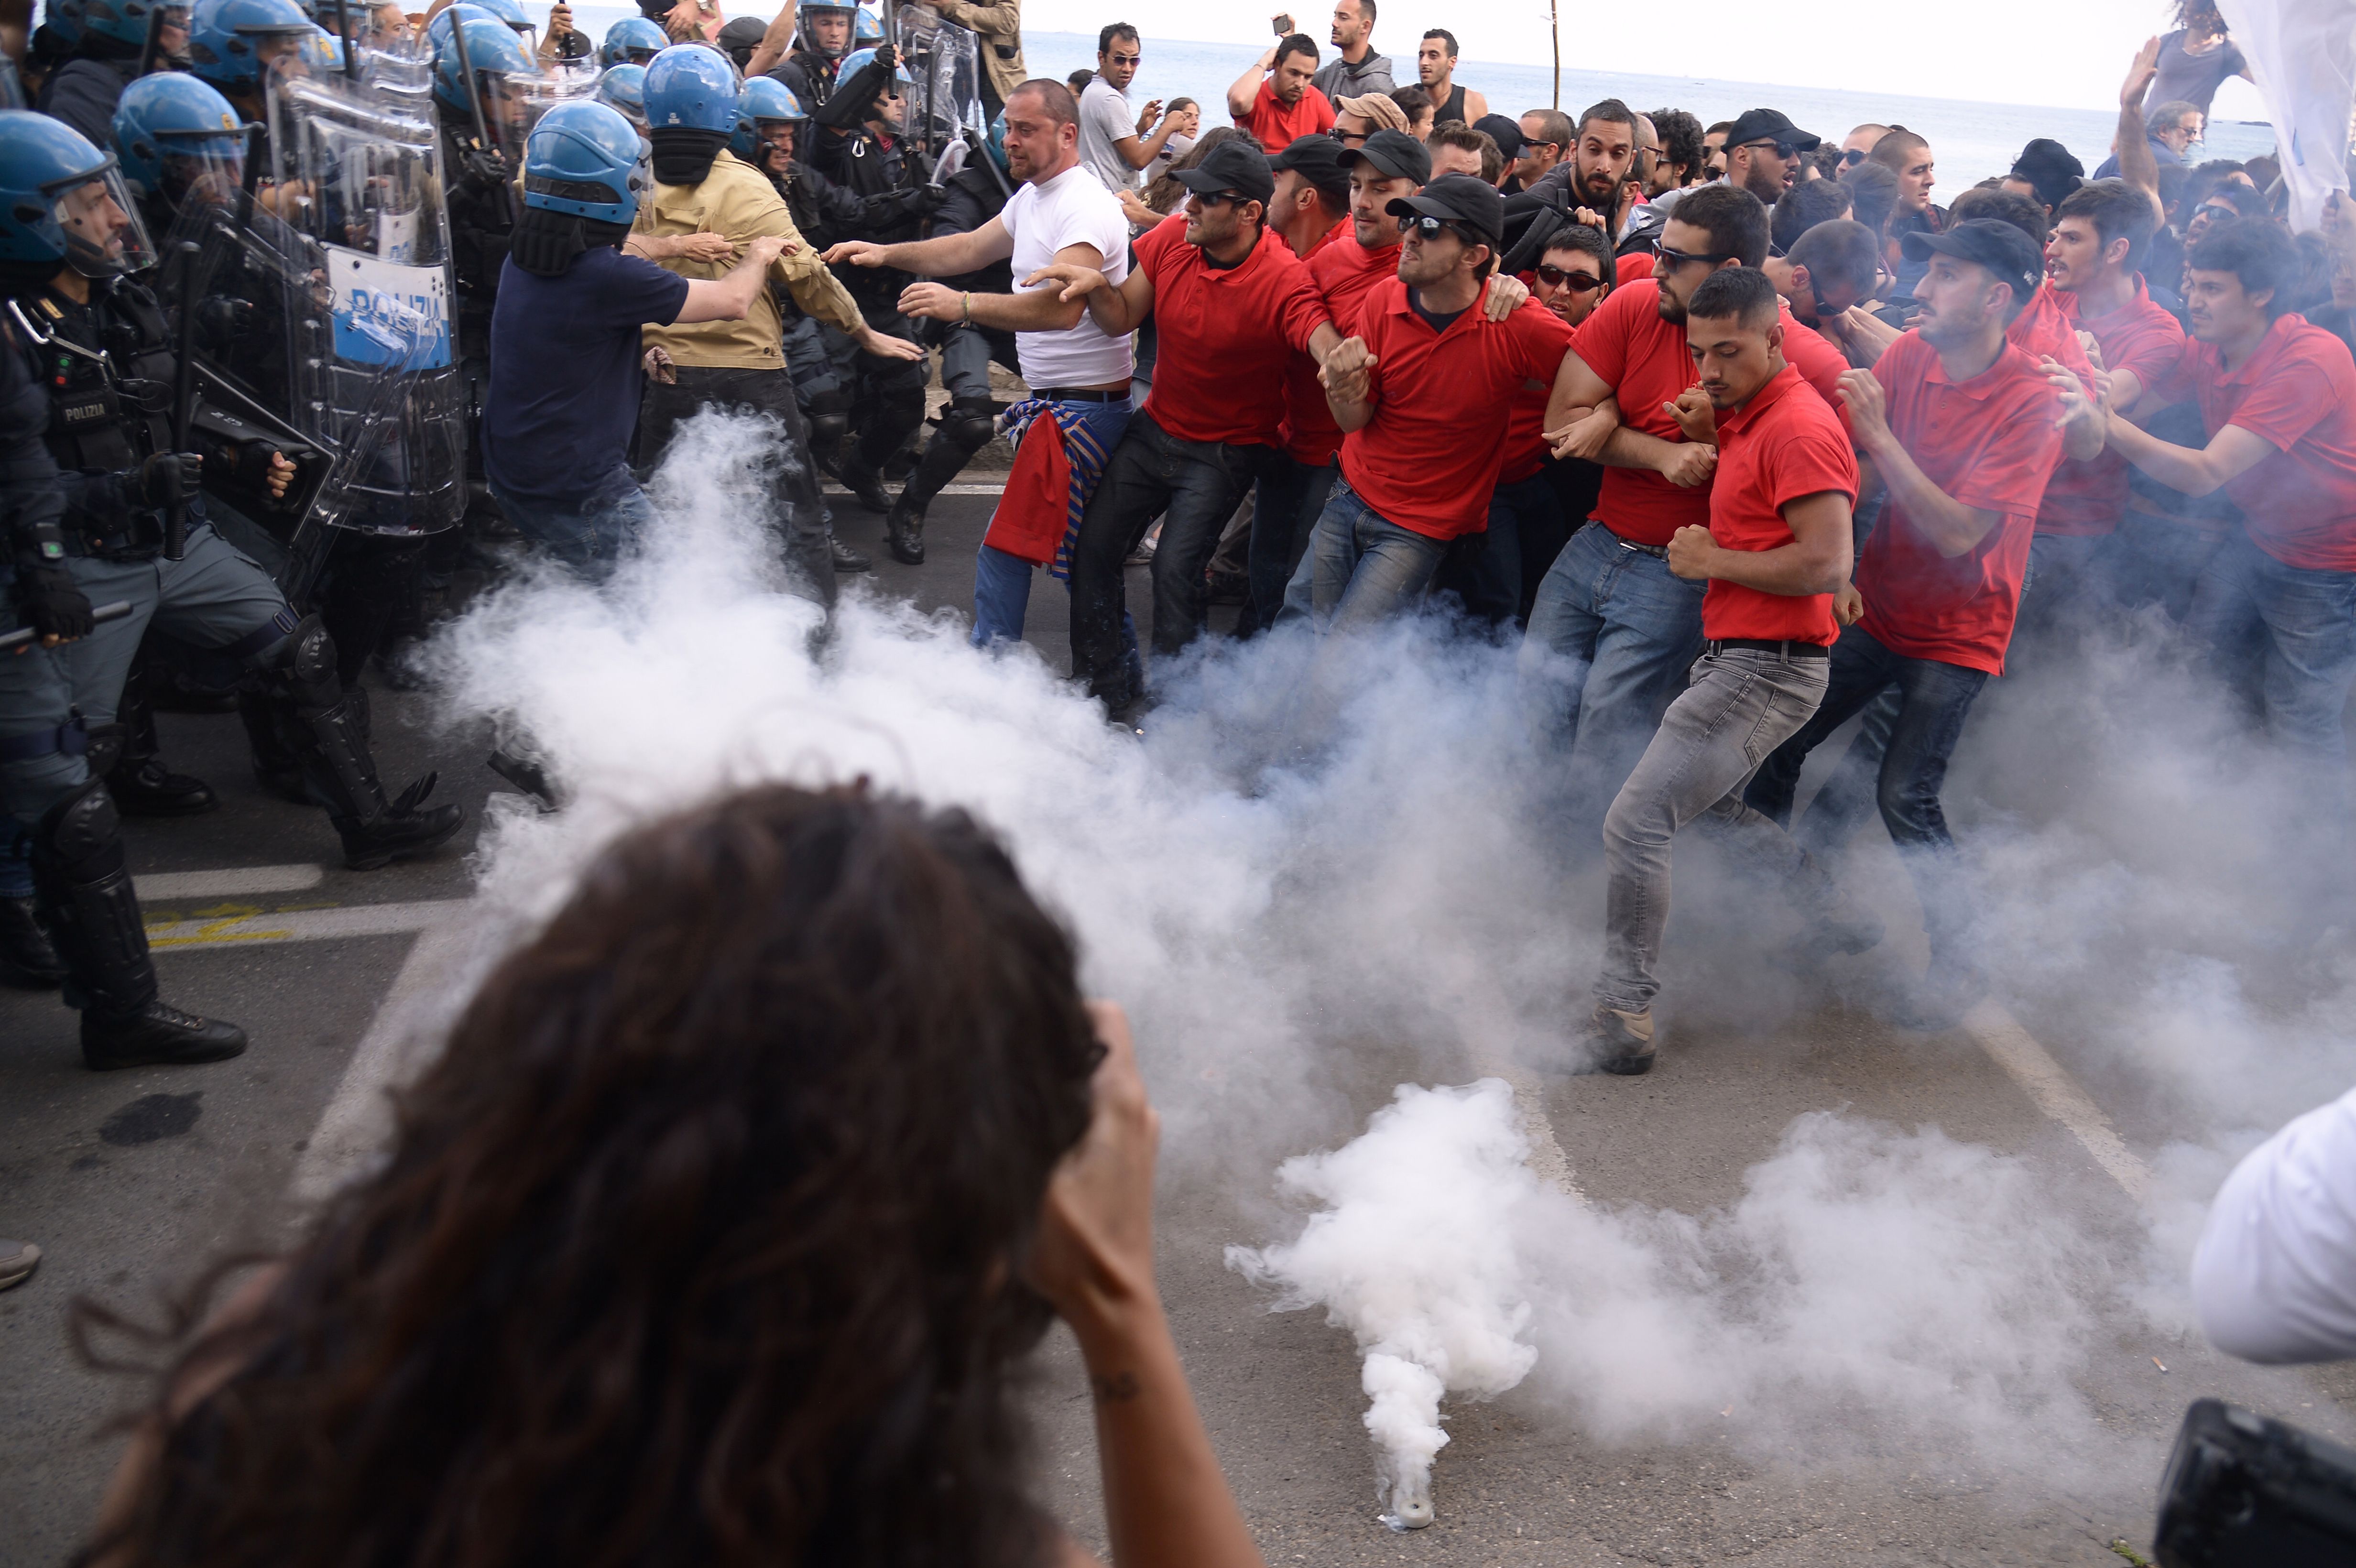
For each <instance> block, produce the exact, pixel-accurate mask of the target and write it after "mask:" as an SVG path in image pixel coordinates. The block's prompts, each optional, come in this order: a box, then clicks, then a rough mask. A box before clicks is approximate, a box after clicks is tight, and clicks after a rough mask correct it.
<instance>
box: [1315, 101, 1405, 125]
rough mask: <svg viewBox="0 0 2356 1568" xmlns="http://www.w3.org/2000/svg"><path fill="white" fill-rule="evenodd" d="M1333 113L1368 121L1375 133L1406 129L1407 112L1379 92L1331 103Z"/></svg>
mask: <svg viewBox="0 0 2356 1568" xmlns="http://www.w3.org/2000/svg"><path fill="white" fill-rule="evenodd" d="M1333 112H1334V113H1336V114H1355V115H1356V116H1357V117H1358V118H1359V119H1361V120H1365V121H1370V122H1372V123H1373V127H1374V129H1376V130H1377V131H1404V130H1406V129H1407V111H1406V110H1404V109H1401V108H1400V107H1399V106H1398V104H1396V103H1393V102H1392V101H1390V100H1389V99H1387V98H1386V97H1384V96H1383V95H1382V94H1381V93H1379V92H1369V93H1368V94H1366V95H1365V97H1364V98H1343V99H1337V100H1335V101H1334V103H1333Z"/></svg>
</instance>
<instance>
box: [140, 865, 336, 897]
mask: <svg viewBox="0 0 2356 1568" xmlns="http://www.w3.org/2000/svg"><path fill="white" fill-rule="evenodd" d="M325 880H327V871H326V869H324V868H322V867H318V866H232V867H230V868H229V869H226V870H220V871H155V872H151V873H150V874H148V875H146V876H144V877H134V878H132V879H131V885H132V887H133V888H134V889H135V890H137V891H138V894H139V900H140V901H141V902H142V903H160V902H163V901H165V900H167V899H228V898H236V897H238V896H240V895H241V894H242V895H248V896H250V895H252V894H254V893H300V892H307V891H309V890H311V889H313V888H316V887H317V886H318V885H319V884H320V883H321V882H323V881H325Z"/></svg>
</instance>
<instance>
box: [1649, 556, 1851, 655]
mask: <svg viewBox="0 0 2356 1568" xmlns="http://www.w3.org/2000/svg"><path fill="white" fill-rule="evenodd" d="M1633 548H1634V549H1644V546H1642V545H1637V546H1634V547H1633ZM1735 648H1742V649H1747V650H1748V651H1750V652H1751V653H1754V654H1778V655H1781V656H1783V657H1784V658H1787V659H1823V658H1830V657H1831V656H1832V652H1833V651H1832V649H1830V648H1828V647H1826V646H1825V645H1824V644H1822V643H1777V642H1770V641H1769V640H1767V639H1766V638H1764V637H1714V638H1712V639H1711V640H1710V641H1708V642H1707V643H1704V644H1703V645H1701V654H1702V657H1704V658H1710V659H1714V658H1716V657H1717V656H1719V655H1720V654H1722V653H1726V652H1728V651H1730V650H1731V649H1735Z"/></svg>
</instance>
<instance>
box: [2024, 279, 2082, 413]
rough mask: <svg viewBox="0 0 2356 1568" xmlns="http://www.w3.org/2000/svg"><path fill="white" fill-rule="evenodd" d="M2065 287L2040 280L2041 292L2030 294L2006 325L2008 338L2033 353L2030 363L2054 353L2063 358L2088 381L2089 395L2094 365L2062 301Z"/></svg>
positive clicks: (2067, 366)
mask: <svg viewBox="0 0 2356 1568" xmlns="http://www.w3.org/2000/svg"><path fill="white" fill-rule="evenodd" d="M2061 298H2062V294H2061V290H2060V289H2057V288H2055V287H2054V286H2053V285H2052V284H2051V283H2040V284H2039V285H2038V286H2037V292H2036V293H2033V294H2031V295H2029V304H2026V305H2024V306H2022V307H2021V312H2020V314H2019V315H2016V316H2014V317H2013V318H2012V325H2010V326H2008V327H2006V328H2005V329H2004V336H2005V341H2007V342H2008V343H2010V344H2011V345H2012V346H2013V347H2015V348H2018V349H2019V350H2020V351H2021V352H2022V353H2024V354H2026V355H2028V356H2029V364H2030V365H2032V366H2033V365H2035V364H2036V363H2037V362H2038V361H2039V360H2040V359H2042V358H2045V357H2049V356H2050V357H2052V358H2055V359H2058V360H2060V361H2061V365H2062V367H2063V368H2065V369H2067V370H2069V371H2070V372H2071V374H2072V375H2074V376H2076V377H2077V378H2078V379H2079V380H2080V381H2081V382H2083V384H2084V385H2085V388H2086V394H2087V396H2089V397H2092V396H2093V395H2094V361H2092V360H2090V359H2088V358H2087V357H2086V347H2085V345H2084V344H2083V343H2080V342H2079V341H2078V323H2077V322H2076V321H2075V320H2074V319H2072V317H2071V315H2069V313H2068V310H2067V308H2066V307H2065V306H2063V305H2062V304H2061Z"/></svg>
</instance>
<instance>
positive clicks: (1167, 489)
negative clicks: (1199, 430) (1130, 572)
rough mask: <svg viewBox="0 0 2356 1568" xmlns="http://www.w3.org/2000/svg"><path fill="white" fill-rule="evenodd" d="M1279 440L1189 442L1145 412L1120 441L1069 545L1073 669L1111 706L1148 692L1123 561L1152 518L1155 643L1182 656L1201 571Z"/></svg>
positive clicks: (1203, 602)
mask: <svg viewBox="0 0 2356 1568" xmlns="http://www.w3.org/2000/svg"><path fill="white" fill-rule="evenodd" d="M1281 455H1282V454H1281V453H1278V452H1277V451H1276V450H1275V449H1274V448H1273V447H1268V446H1244V445H1227V444H1222V443H1217V442H1204V441H1182V440H1180V439H1179V438H1178V437H1176V436H1174V435H1172V434H1171V433H1170V432H1168V431H1165V430H1163V429H1162V426H1161V424H1160V423H1159V422H1157V421H1155V420H1154V418H1153V416H1152V415H1151V414H1149V413H1143V412H1141V413H1139V414H1137V415H1135V416H1134V417H1133V418H1131V419H1130V422H1129V430H1128V432H1127V433H1126V434H1124V435H1123V436H1122V437H1121V438H1120V444H1119V446H1117V447H1115V448H1113V452H1112V460H1111V461H1110V462H1109V463H1108V464H1106V465H1105V476H1104V482H1103V483H1102V484H1100V485H1098V486H1097V493H1096V495H1095V496H1093V497H1092V498H1090V500H1089V502H1088V509H1087V516H1086V517H1083V518H1082V519H1081V521H1080V537H1079V542H1078V544H1077V545H1076V547H1075V548H1074V549H1073V551H1072V676H1073V678H1074V679H1076V680H1085V681H1087V684H1088V694H1089V695H1090V696H1092V697H1095V698H1098V699H1100V700H1102V701H1104V702H1105V703H1107V704H1108V706H1110V707H1113V708H1116V709H1118V708H1121V707H1124V706H1126V705H1127V704H1128V703H1129V702H1130V700H1131V699H1135V698H1137V697H1139V696H1141V695H1142V693H1141V689H1140V688H1139V686H1138V683H1137V681H1136V679H1135V677H1133V675H1132V674H1131V672H1130V668H1129V666H1128V661H1127V660H1126V659H1125V657H1124V649H1123V647H1122V645H1121V641H1120V624H1121V623H1120V607H1121V603H1122V600H1123V597H1124V594H1123V592H1122V587H1121V567H1122V564H1123V563H1124V562H1125V561H1126V560H1128V559H1129V552H1130V550H1132V549H1136V548H1137V541H1138V540H1139V539H1142V538H1144V537H1145V530H1146V528H1147V527H1148V525H1150V524H1151V522H1152V521H1153V519H1154V517H1157V516H1159V517H1161V518H1162V542H1161V544H1160V545H1159V546H1157V547H1156V548H1155V549H1154V552H1153V651H1154V652H1155V653H1156V654H1157V655H1169V654H1175V653H1177V652H1178V651H1179V650H1180V649H1182V648H1183V647H1184V646H1185V645H1187V644H1188V643H1191V642H1193V641H1194V639H1195V638H1196V637H1197V636H1199V635H1202V632H1203V620H1204V615H1205V612H1206V611H1207V610H1208V608H1209V592H1208V590H1207V589H1206V587H1205V583H1204V581H1203V573H1204V571H1205V568H1207V567H1208V566H1209V565H1210V562H1211V555H1212V552H1213V551H1215V550H1216V549H1218V547H1219V533H1220V530H1221V529H1223V528H1226V523H1227V519H1228V518H1229V517H1233V516H1235V512H1236V505H1237V502H1239V501H1241V500H1242V499H1243V498H1244V493H1245V492H1246V491H1247V490H1248V489H1250V488H1251V486H1252V483H1253V481H1255V480H1257V479H1258V477H1259V475H1260V472H1261V470H1262V469H1263V468H1264V467H1265V466H1266V465H1267V464H1268V463H1269V460H1270V459H1273V458H1278V457H1280V456H1281Z"/></svg>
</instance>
